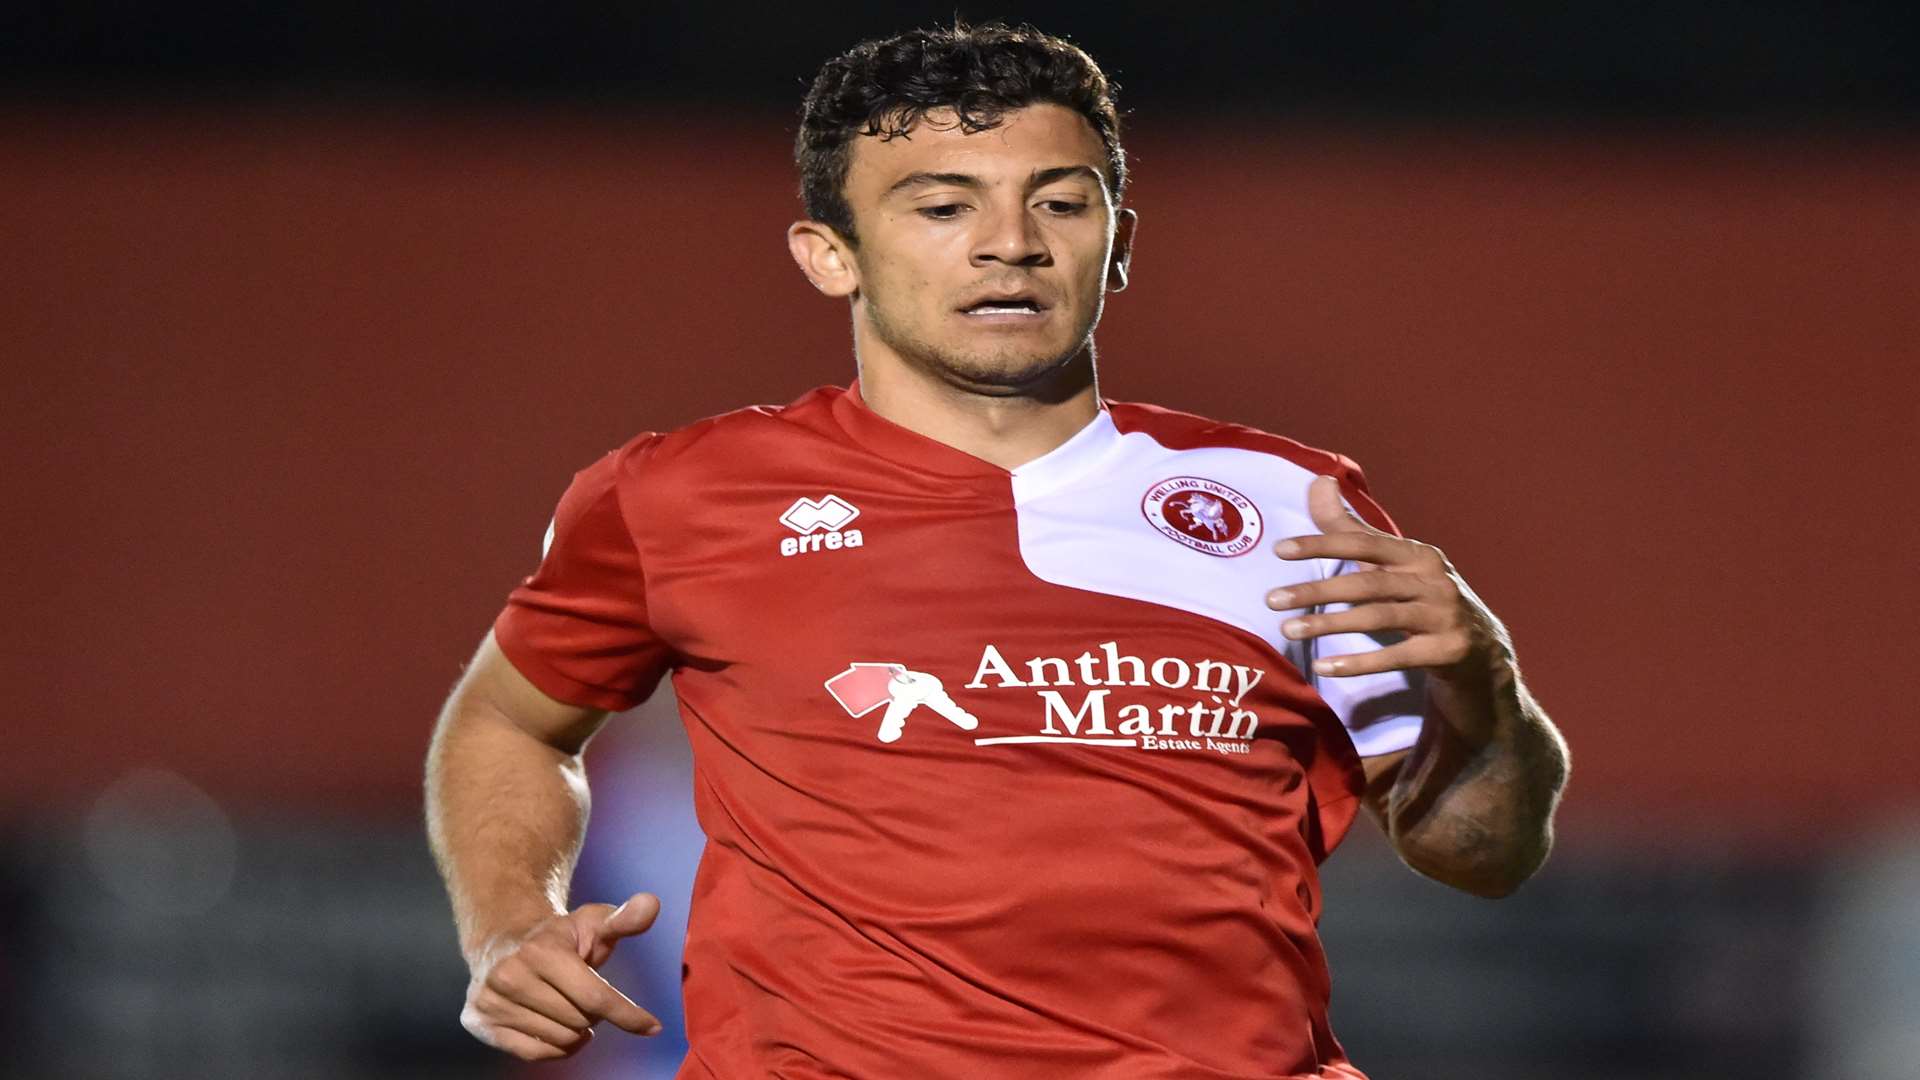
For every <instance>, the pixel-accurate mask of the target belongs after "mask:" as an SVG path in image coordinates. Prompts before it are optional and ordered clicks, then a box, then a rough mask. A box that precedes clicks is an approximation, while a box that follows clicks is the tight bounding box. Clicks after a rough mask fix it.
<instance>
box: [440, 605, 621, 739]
mask: <svg viewBox="0 0 1920 1080" xmlns="http://www.w3.org/2000/svg"><path fill="white" fill-rule="evenodd" d="M474 712H484V713H487V714H491V715H493V716H495V717H497V718H499V719H501V720H505V721H506V722H508V723H510V724H511V725H512V726H513V727H515V728H517V729H519V730H520V731H522V732H524V733H526V734H527V735H529V736H532V737H533V738H534V739H537V740H539V741H540V742H542V743H545V744H546V745H548V746H551V747H553V748H554V749H556V750H559V751H562V752H564V753H568V754H577V753H579V752H580V750H581V748H582V747H584V746H585V745H586V743H587V740H588V739H589V738H591V737H592V736H593V733H594V732H596V731H598V730H600V726H601V725H602V724H604V723H605V722H606V719H607V715H608V713H607V711H606V710H605V709H598V708H593V707H591V706H585V705H571V704H568V703H567V702H564V701H560V700H557V699H555V698H553V697H551V696H549V695H548V694H547V693H546V692H545V691H543V690H541V689H540V688H539V687H538V686H535V685H534V684H533V682H532V681H531V680H529V679H528V678H527V677H526V676H525V675H523V674H521V673H520V669H519V668H517V667H515V666H514V665H513V661H511V660H509V659H507V655H506V653H503V652H501V651H500V645H499V643H498V642H496V641H495V640H494V637H493V633H492V631H488V633H487V636H486V637H485V638H484V639H483V640H482V641H481V642H480V648H479V650H478V651H476V652H475V653H474V654H473V660H472V662H471V663H469V664H468V665H467V670H466V672H465V673H464V674H462V675H461V677H460V681H459V683H458V684H456V685H455V686H454V689H453V696H452V697H451V698H450V699H449V701H448V704H447V711H446V721H445V722H453V721H455V720H457V719H458V718H460V717H463V716H468V715H471V714H473V713H474Z"/></svg>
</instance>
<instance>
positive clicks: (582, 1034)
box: [474, 994, 593, 1054]
mask: <svg viewBox="0 0 1920 1080" xmlns="http://www.w3.org/2000/svg"><path fill="white" fill-rule="evenodd" d="M474 1007H475V1008H476V1009H478V1010H479V1012H480V1015H481V1016H483V1017H485V1018H486V1020H487V1023H488V1024H489V1025H490V1026H491V1027H493V1028H494V1029H496V1030H507V1031H517V1032H519V1033H520V1034H522V1035H525V1036H527V1037H528V1038H532V1039H538V1040H539V1041H541V1042H543V1043H546V1044H547V1045H549V1046H552V1047H553V1048H555V1049H557V1050H559V1051H561V1052H562V1053H565V1054H573V1053H577V1052H579V1050H580V1048H581V1047H582V1046H585V1045H586V1043H587V1040H588V1039H590V1038H592V1037H593V1029H592V1026H591V1025H583V1026H581V1027H573V1026H571V1025H568V1024H562V1023H559V1022H557V1021H555V1020H554V1019H553V1018H552V1017H549V1016H545V1015H543V1014H542V1013H540V1012H539V1011H538V1010H535V1009H530V1008H528V1007H527V1006H525V1005H520V1004H517V1003H515V1002H512V1001H509V1000H507V999H506V998H503V997H500V996H498V995H494V994H482V995H481V996H480V999H479V1000H478V1001H477V1002H476V1003H475V1005H474Z"/></svg>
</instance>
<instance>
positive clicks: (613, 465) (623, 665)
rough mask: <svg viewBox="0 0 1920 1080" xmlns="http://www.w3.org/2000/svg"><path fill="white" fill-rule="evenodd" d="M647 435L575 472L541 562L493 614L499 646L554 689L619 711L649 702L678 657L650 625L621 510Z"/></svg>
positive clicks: (570, 699)
mask: <svg viewBox="0 0 1920 1080" xmlns="http://www.w3.org/2000/svg"><path fill="white" fill-rule="evenodd" d="M647 441H648V437H643V438H642V439H639V440H635V442H634V443H630V444H628V446H627V447H626V448H624V449H622V450H619V451H615V452H614V453H611V454H608V455H607V456H606V457H603V458H601V459H600V460H599V461H598V462H596V463H594V464H593V465H592V466H590V467H588V468H587V469H584V470H582V471H581V472H580V473H578V474H576V475H575V476H574V478H573V483H572V485H571V486H569V487H568V488H567V491H566V494H565V495H563V496H561V498H560V505H559V507H558V509H556V510H555V511H554V515H553V524H552V525H550V526H549V527H548V530H547V545H546V550H545V552H544V553H543V555H542V557H541V560H540V566H539V569H538V570H536V571H535V572H534V574H533V576H532V577H529V578H527V579H526V580H525V581H523V582H521V584H520V587H519V588H517V589H514V590H513V592H512V593H511V594H510V595H509V596H508V597H507V606H506V609H505V610H503V611H502V612H501V613H500V616H499V618H497V619H495V620H494V624H493V635H494V640H495V641H496V642H498V644H499V646H500V651H501V652H503V653H505V654H506V656H507V659H508V660H510V661H512V662H513V666H514V667H515V668H518V669H519V671H520V673H521V674H522V675H525V676H526V677H527V679H528V681H530V682H532V683H533V684H534V685H535V686H537V687H539V688H540V689H541V690H542V691H543V692H545V693H546V694H547V696H549V697H551V698H554V699H555V700H558V701H564V702H566V703H568V704H570V705H581V706H585V707H588V708H596V709H607V710H609V711H613V712H619V711H622V710H625V709H630V708H632V707H634V706H635V705H638V704H639V703H640V702H642V701H644V700H646V698H647V696H648V695H649V694H651V693H652V692H653V689H654V687H655V686H656V685H658V683H659V681H660V676H661V675H662V674H663V673H664V672H665V671H666V669H667V667H668V666H669V664H670V662H671V656H670V652H669V650H668V649H667V647H666V645H665V644H664V643H663V642H662V641H661V640H660V639H659V638H658V637H657V636H655V634H654V633H653V630H652V629H651V627H649V626H648V624H647V597H646V576H645V574H644V572H643V570H642V567H641V565H640V552H639V549H638V548H637V547H636V546H635V543H634V537H633V531H632V530H631V529H630V528H628V526H627V521H626V517H625V515H624V514H623V513H622V512H621V509H620V500H619V480H620V475H621V471H622V469H623V467H625V463H626V462H627V460H628V459H629V457H630V456H632V455H637V454H638V453H639V452H641V451H643V450H644V449H645V447H646V443H647Z"/></svg>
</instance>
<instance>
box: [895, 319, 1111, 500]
mask: <svg viewBox="0 0 1920 1080" xmlns="http://www.w3.org/2000/svg"><path fill="white" fill-rule="evenodd" d="M858 366H859V370H860V397H861V399H862V400H863V401H865V402H866V403H867V407H868V408H870V409H872V410H873V411H874V412H876V413H878V414H879V415H881V416H883V417H885V418H887V419H888V420H891V421H893V422H894V423H896V424H899V425H900V426H901V427H903V428H906V429H907V430H909V431H912V432H914V433H916V434H919V435H924V436H926V437H927V438H929V439H932V440H934V441H935V442H941V443H945V444H947V445H948V446H951V447H953V448H954V449H955V450H959V451H962V452H964V453H968V454H972V455H973V456H974V457H977V458H980V459H981V460H983V461H989V462H992V463H993V464H995V465H998V466H1000V467H1001V468H1003V469H1007V470H1009V471H1011V470H1013V469H1017V468H1019V467H1020V466H1022V465H1025V464H1026V463H1027V462H1029V461H1032V460H1034V459H1035V458H1038V457H1041V456H1043V455H1045V454H1047V453H1048V452H1049V451H1051V450H1053V449H1054V448H1056V447H1058V446H1059V445H1060V444H1061V443H1064V442H1066V441H1067V440H1068V439H1071V438H1073V437H1074V436H1075V435H1077V434H1079V432H1080V429H1082V428H1084V427H1086V426H1087V425H1088V424H1089V423H1091V422H1092V421H1093V418H1094V417H1095V416H1097V415H1099V412H1100V397H1099V391H1098V389H1097V387H1096V385H1095V379H1094V370H1093V347H1092V345H1088V347H1087V350H1086V351H1085V352H1083V353H1082V354H1081V355H1079V356H1076V357H1074V358H1073V359H1072V360H1071V361H1069V362H1068V363H1067V364H1066V365H1065V366H1064V367H1063V368H1062V369H1061V371H1060V372H1059V376H1058V377H1057V378H1055V379H1050V380H1048V382H1047V384H1046V385H1045V386H1044V387H1041V388H1036V389H1035V391H1033V392H1032V393H1026V392H1022V393H1015V394H990V393H982V392H979V391H976V390H969V389H967V388H965V387H961V386H955V385H953V384H951V383H948V382H945V381H942V380H940V379H937V378H934V377H932V376H931V375H928V374H926V373H923V372H920V371H916V370H914V369H913V368H911V367H909V366H908V365H906V364H904V363H900V362H897V361H895V362H879V363H870V362H867V361H866V360H865V359H861V360H860V361H859V365H858Z"/></svg>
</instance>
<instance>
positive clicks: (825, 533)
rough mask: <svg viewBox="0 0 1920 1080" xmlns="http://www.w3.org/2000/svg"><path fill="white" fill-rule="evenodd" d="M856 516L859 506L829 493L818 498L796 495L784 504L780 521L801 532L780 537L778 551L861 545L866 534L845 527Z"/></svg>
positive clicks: (801, 551)
mask: <svg viewBox="0 0 1920 1080" xmlns="http://www.w3.org/2000/svg"><path fill="white" fill-rule="evenodd" d="M859 516H860V508H859V507H857V506H855V505H853V504H852V503H850V502H848V501H847V500H845V499H843V498H841V497H840V496H838V495H834V494H832V493H828V494H827V495H826V496H824V497H822V498H819V499H807V498H801V499H796V500H794V503H793V505H792V506H789V507H787V512H786V513H784V514H781V515H780V524H782V525H785V526H786V527H787V528H789V529H792V530H793V531H794V532H797V533H799V534H800V535H799V536H784V537H781V538H780V554H782V555H804V554H806V553H807V552H809V551H820V550H823V549H824V550H826V551H838V550H840V549H841V548H856V547H861V546H863V545H864V544H865V543H866V538H865V537H863V536H861V535H860V530H859V529H849V528H847V526H848V525H850V524H852V523H853V519H854V518H857V517H859Z"/></svg>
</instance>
